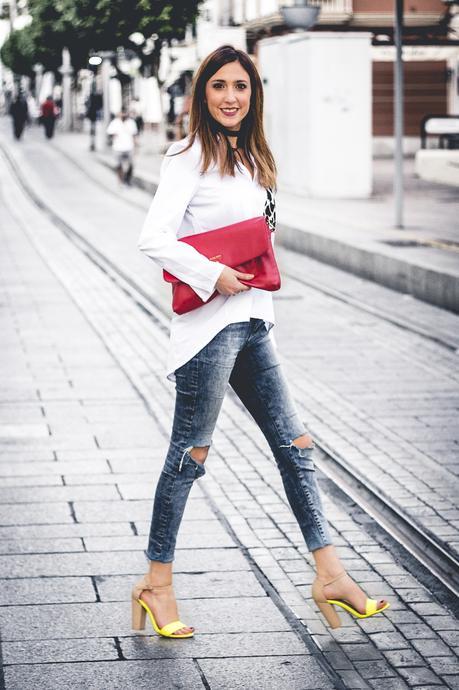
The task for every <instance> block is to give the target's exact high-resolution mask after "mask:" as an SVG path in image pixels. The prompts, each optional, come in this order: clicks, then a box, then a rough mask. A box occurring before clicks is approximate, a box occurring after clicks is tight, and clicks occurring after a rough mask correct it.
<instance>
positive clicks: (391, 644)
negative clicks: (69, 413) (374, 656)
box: [370, 632, 409, 650]
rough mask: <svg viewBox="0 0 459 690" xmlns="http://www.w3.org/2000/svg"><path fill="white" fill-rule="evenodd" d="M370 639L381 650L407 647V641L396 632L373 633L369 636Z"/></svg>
mask: <svg viewBox="0 0 459 690" xmlns="http://www.w3.org/2000/svg"><path fill="white" fill-rule="evenodd" d="M370 639H371V641H372V642H373V644H375V645H376V647H377V648H378V649H381V650H386V649H404V648H406V647H409V643H408V642H407V641H406V640H405V638H404V637H403V636H402V635H400V634H399V633H396V632H395V633H391V632H381V633H373V634H372V635H371V636H370Z"/></svg>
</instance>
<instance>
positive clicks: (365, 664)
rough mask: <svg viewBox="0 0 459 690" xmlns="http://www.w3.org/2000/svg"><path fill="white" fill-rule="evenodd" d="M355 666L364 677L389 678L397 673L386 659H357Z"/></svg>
mask: <svg viewBox="0 0 459 690" xmlns="http://www.w3.org/2000/svg"><path fill="white" fill-rule="evenodd" d="M354 665H355V668H356V669H357V671H358V673H360V675H361V676H362V677H363V678H367V679H368V678H387V677H390V676H395V675H396V673H395V671H394V670H393V669H391V668H390V666H389V665H388V664H387V663H386V662H385V661H384V660H382V661H377V660H376V661H374V660H372V661H355V662H354Z"/></svg>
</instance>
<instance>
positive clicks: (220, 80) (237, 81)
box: [212, 79, 248, 84]
mask: <svg viewBox="0 0 459 690" xmlns="http://www.w3.org/2000/svg"><path fill="white" fill-rule="evenodd" d="M217 82H222V83H223V84H226V79H212V83H213V84H216V83H217ZM233 83H234V84H239V83H242V84H247V83H248V82H247V79H235V80H234V82H233Z"/></svg>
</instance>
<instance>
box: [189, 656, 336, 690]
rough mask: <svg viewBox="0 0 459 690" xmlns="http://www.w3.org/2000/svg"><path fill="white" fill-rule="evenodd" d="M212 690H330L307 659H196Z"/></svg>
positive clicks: (315, 666)
mask: <svg viewBox="0 0 459 690" xmlns="http://www.w3.org/2000/svg"><path fill="white" fill-rule="evenodd" d="M199 666H200V668H201V669H202V671H203V672H204V675H205V677H206V680H207V682H208V684H209V687H211V688H212V690H227V689H228V688H234V690H249V689H250V690H265V689H266V688H268V687H274V688H276V690H319V688H330V689H331V688H333V687H334V686H333V683H332V682H331V680H330V679H329V678H328V677H327V676H326V675H325V673H324V672H323V670H322V669H321V667H320V666H319V664H318V663H317V661H316V660H315V659H314V657H311V656H304V657H298V656H277V657H273V658H271V659H266V658H260V657H250V658H246V657H235V658H229V659H219V660H212V659H200V660H199Z"/></svg>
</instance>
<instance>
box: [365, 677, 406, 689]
mask: <svg viewBox="0 0 459 690" xmlns="http://www.w3.org/2000/svg"><path fill="white" fill-rule="evenodd" d="M368 683H369V685H371V687H372V688H374V690H408V688H409V686H408V685H407V684H406V683H405V681H404V680H402V679H401V678H371V679H370V680H369V681H368Z"/></svg>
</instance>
